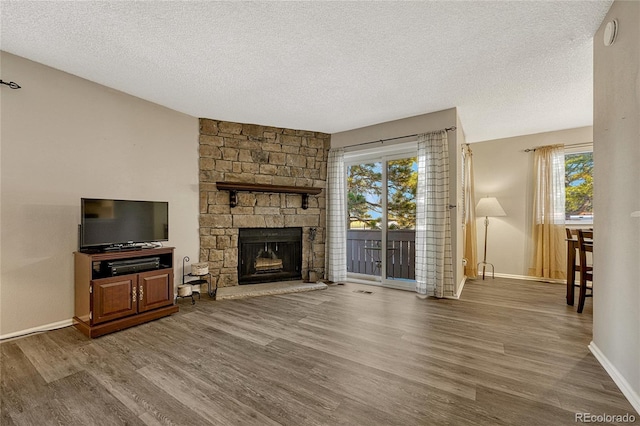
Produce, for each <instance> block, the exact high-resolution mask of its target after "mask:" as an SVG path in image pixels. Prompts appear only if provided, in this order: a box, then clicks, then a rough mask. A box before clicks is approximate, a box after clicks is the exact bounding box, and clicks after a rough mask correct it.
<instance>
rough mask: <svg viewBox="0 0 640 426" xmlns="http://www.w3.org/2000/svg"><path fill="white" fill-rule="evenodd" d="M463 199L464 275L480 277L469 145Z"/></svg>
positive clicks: (464, 164) (464, 155) (465, 151)
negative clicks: (465, 260) (465, 261)
mask: <svg viewBox="0 0 640 426" xmlns="http://www.w3.org/2000/svg"><path fill="white" fill-rule="evenodd" d="M462 158H463V161H462V173H463V179H462V182H463V183H462V198H463V204H464V206H463V212H462V213H463V215H462V216H463V217H462V220H463V222H464V223H463V225H464V227H463V229H464V237H463V242H464V248H463V252H464V258H465V259H467V264H466V265H465V267H464V274H465V275H466V276H467V277H469V278H475V277H476V276H477V275H478V241H477V239H478V237H477V235H476V208H475V205H476V196H475V188H474V178H473V152H472V151H471V148H469V145H468V144H467V145H464V146H463V147H462Z"/></svg>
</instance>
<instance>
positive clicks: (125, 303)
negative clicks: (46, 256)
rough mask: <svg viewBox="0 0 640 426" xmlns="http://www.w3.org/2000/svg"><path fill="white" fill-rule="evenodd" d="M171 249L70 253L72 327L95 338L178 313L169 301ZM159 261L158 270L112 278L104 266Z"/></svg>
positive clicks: (170, 295)
mask: <svg viewBox="0 0 640 426" xmlns="http://www.w3.org/2000/svg"><path fill="white" fill-rule="evenodd" d="M173 250H174V248H173V247H162V248H151V249H142V250H133V251H118V252H105V253H82V252H75V253H74V263H75V316H74V317H73V325H74V326H75V327H76V328H77V329H78V330H80V331H81V332H82V333H84V334H86V335H87V336H89V337H92V338H93V337H98V336H102V335H103V334H107V333H112V332H114V331H118V330H122V329H125V328H128V327H132V326H134V325H138V324H142V323H145V322H148V321H151V320H154V319H157V318H162V317H164V316H167V315H171V314H173V313H175V312H178V306H176V305H175V304H174V298H173ZM151 257H153V258H156V257H157V258H159V260H160V262H159V268H158V269H152V270H148V271H140V272H131V273H126V274H122V275H115V276H112V274H110V273H109V272H108V271H109V269H108V266H107V265H108V262H113V261H122V260H125V261H127V260H139V259H146V258H151Z"/></svg>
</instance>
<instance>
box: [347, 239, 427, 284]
mask: <svg viewBox="0 0 640 426" xmlns="http://www.w3.org/2000/svg"><path fill="white" fill-rule="evenodd" d="M415 246H416V233H415V231H413V230H406V229H403V230H389V231H388V239H387V254H386V255H387V274H386V277H387V278H395V279H409V280H414V279H415ZM381 247H382V232H381V231H378V230H360V229H350V230H348V231H347V271H348V272H355V273H359V274H367V275H376V276H381V266H382V258H381V256H382V253H381V252H382V250H381Z"/></svg>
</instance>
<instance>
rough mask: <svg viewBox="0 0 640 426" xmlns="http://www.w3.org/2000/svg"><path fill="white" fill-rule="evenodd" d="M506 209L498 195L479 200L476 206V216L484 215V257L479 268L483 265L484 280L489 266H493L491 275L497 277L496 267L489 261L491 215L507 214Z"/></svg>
mask: <svg viewBox="0 0 640 426" xmlns="http://www.w3.org/2000/svg"><path fill="white" fill-rule="evenodd" d="M506 215H507V214H506V213H505V212H504V209H503V208H502V206H501V205H500V203H499V202H498V200H497V199H496V197H485V198H481V199H480V201H478V205H477V206H476V217H478V216H484V259H482V262H480V263H478V270H480V265H482V279H483V280H484V273H485V270H486V268H487V266H491V277H492V278H495V268H494V267H493V263H488V262H487V230H488V229H489V217H498V216H506Z"/></svg>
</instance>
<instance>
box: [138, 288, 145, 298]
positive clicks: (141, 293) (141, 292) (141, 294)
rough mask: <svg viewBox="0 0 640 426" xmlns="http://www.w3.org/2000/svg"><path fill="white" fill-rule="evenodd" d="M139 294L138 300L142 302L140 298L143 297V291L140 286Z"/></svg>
mask: <svg viewBox="0 0 640 426" xmlns="http://www.w3.org/2000/svg"><path fill="white" fill-rule="evenodd" d="M139 292H140V298H139V300H140V301H141V302H142V296H144V290H143V287H142V286H140V289H139Z"/></svg>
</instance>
